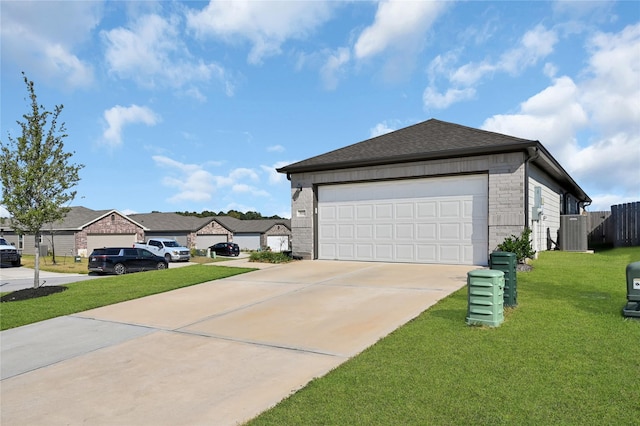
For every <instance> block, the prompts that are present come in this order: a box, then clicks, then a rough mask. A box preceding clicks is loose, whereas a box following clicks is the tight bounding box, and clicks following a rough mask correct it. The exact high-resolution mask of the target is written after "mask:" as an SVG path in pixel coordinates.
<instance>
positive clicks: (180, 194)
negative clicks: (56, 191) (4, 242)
mask: <svg viewBox="0 0 640 426" xmlns="http://www.w3.org/2000/svg"><path fill="white" fill-rule="evenodd" d="M0 19H1V22H0V24H1V25H0V27H1V30H0V31H1V52H0V53H1V59H2V61H1V86H0V88H1V95H0V96H1V114H0V115H1V123H0V127H1V128H0V140H2V142H3V143H7V141H8V135H11V136H13V137H14V138H17V137H19V136H20V135H21V131H20V127H19V126H18V125H17V124H16V121H17V120H21V119H22V115H23V114H26V113H28V112H29V104H28V100H27V89H26V86H25V84H24V81H23V80H22V74H21V72H23V71H24V72H25V74H26V76H27V77H28V78H29V80H32V81H34V83H35V90H36V94H37V96H38V102H39V103H40V104H42V105H44V106H45V108H46V109H47V110H50V111H52V110H53V109H54V107H55V106H56V105H60V104H62V105H63V106H64V109H63V111H62V114H61V116H60V119H61V121H64V122H65V125H66V129H67V134H68V137H66V138H65V139H64V148H65V150H66V151H68V152H73V153H74V155H73V157H72V158H71V162H72V163H75V164H83V165H84V168H83V169H82V170H81V171H80V178H81V180H80V182H79V184H78V186H77V187H76V188H75V189H76V190H77V196H76V199H75V200H74V201H73V203H72V205H81V206H84V207H88V208H91V209H95V210H107V209H109V210H110V209H116V210H118V211H120V212H122V213H124V214H130V213H148V212H151V211H161V212H175V211H196V212H201V211H204V210H209V211H215V212H219V211H224V212H226V211H228V210H230V209H233V210H238V211H243V212H246V211H257V212H260V213H261V214H262V215H264V216H271V215H280V216H282V217H291V195H290V194H291V193H290V182H289V181H287V179H286V175H283V174H279V173H277V172H276V170H275V169H276V168H278V167H282V166H285V165H287V164H291V163H293V162H296V161H301V160H304V159H307V158H310V157H312V156H315V155H320V154H323V153H326V152H328V151H331V150H334V149H338V148H342V147H344V146H347V145H351V144H353V143H357V142H360V141H363V140H366V139H369V138H371V137H374V136H378V135H381V134H384V133H387V132H390V131H393V130H397V129H400V128H403V127H407V126H409V125H412V124H415V123H418V122H422V121H425V120H428V119H430V118H435V119H438V120H442V121H448V122H452V123H457V124H462V125H465V126H470V127H474V128H480V129H485V130H491V131H495V132H499V133H504V134H508V135H512V136H516V137H521V138H526V139H532V140H538V141H540V142H541V143H542V144H543V145H544V146H545V147H546V148H547V149H548V150H549V151H550V152H551V154H552V155H553V156H554V157H555V158H556V160H558V161H559V162H560V164H561V165H562V166H563V167H564V168H565V170H566V171H567V172H569V174H570V175H571V176H572V177H573V178H574V180H575V181H576V182H577V183H578V184H579V185H580V187H581V188H582V189H584V190H585V191H586V193H587V194H588V195H589V196H590V197H591V198H592V199H593V203H592V205H591V206H590V207H589V208H588V210H590V211H598V210H609V209H610V206H611V205H614V204H620V203H626V202H632V201H640V166H639V165H640V3H638V2H634V1H617V2H614V1H603V2H596V1H588V2H585V1H552V2H546V1H512V2H508V1H459V2H458V1H438V2H432V1H380V2H376V1H371V2H365V1H348V2H347V1H345V2H343V1H276V2H270V1H255V0H254V1H246V0H236V1H210V2H205V1H187V2H179V1H107V2H104V1H89V0H86V1H28V0H27V1H5V0H2V1H0ZM0 215H2V216H7V215H8V214H7V211H6V209H4V208H3V207H1V206H0Z"/></svg>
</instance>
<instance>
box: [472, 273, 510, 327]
mask: <svg viewBox="0 0 640 426" xmlns="http://www.w3.org/2000/svg"><path fill="white" fill-rule="evenodd" d="M467 289H468V293H467V301H468V307H467V324H469V325H487V326H490V327H497V326H499V325H500V324H502V322H503V321H504V273H503V272H502V271H496V270H492V269H478V270H475V271H469V272H468V273H467Z"/></svg>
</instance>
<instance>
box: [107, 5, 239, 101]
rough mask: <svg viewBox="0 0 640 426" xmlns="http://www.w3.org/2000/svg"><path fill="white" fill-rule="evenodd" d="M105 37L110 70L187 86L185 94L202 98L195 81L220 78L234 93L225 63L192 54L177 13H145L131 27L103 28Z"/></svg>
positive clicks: (147, 82) (143, 81)
mask: <svg viewBox="0 0 640 426" xmlns="http://www.w3.org/2000/svg"><path fill="white" fill-rule="evenodd" d="M102 37H103V40H104V42H105V44H106V52H105V58H106V61H107V64H108V65H109V72H110V73H112V74H114V75H116V76H118V77H120V78H130V79H133V80H134V81H135V82H136V83H137V84H138V85H140V86H142V87H147V88H154V87H157V86H160V87H172V88H185V90H184V93H185V94H187V95H190V96H193V97H194V98H196V99H198V100H200V101H203V100H204V95H203V94H202V93H201V92H200V91H199V90H198V89H197V88H195V87H193V86H191V85H192V84H195V83H202V82H208V81H210V80H212V79H216V80H218V81H220V82H221V83H222V85H223V87H224V91H225V93H226V94H227V95H228V96H232V95H233V91H234V86H233V83H232V82H231V80H230V78H229V76H228V75H227V73H226V71H225V70H224V69H223V68H222V67H221V66H219V65H217V64H215V63H207V62H205V61H203V60H202V59H194V58H193V57H192V55H191V54H190V52H189V50H188V48H187V47H186V45H185V44H184V43H183V42H182V41H181V34H180V20H179V19H178V18H177V17H175V16H172V17H169V18H164V17H161V16H159V15H144V16H141V17H140V18H138V20H137V21H135V22H134V23H133V24H132V25H131V28H122V27H120V28H115V29H113V30H110V31H103V32H102Z"/></svg>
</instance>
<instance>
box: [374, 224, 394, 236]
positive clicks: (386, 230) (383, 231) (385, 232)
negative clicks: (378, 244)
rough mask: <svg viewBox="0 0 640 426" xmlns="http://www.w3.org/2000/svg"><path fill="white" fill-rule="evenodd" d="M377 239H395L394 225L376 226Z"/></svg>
mask: <svg viewBox="0 0 640 426" xmlns="http://www.w3.org/2000/svg"><path fill="white" fill-rule="evenodd" d="M375 230H376V235H375V238H376V239H391V238H393V225H392V224H391V223H385V224H376V225H375Z"/></svg>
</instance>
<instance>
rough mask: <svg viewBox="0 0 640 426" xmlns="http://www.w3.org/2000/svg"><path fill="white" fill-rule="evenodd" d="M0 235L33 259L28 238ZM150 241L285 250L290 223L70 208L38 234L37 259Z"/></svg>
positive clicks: (5, 226)
mask: <svg viewBox="0 0 640 426" xmlns="http://www.w3.org/2000/svg"><path fill="white" fill-rule="evenodd" d="M0 233H1V234H3V235H4V237H5V238H6V240H7V241H8V242H9V243H12V244H14V245H15V246H16V248H18V249H19V250H21V252H22V253H23V254H34V252H35V239H34V236H33V235H25V236H22V235H18V234H17V233H16V232H14V231H13V230H12V228H11V224H10V220H9V219H6V223H4V222H3V223H0ZM153 237H164V238H173V239H175V240H176V241H178V243H180V244H182V245H184V246H185V247H189V248H196V249H207V248H208V247H210V246H212V245H213V244H215V243H219V242H226V241H233V242H237V243H238V244H239V245H240V247H241V248H242V249H244V250H257V249H260V248H264V247H266V246H270V247H271V249H272V250H274V251H283V250H288V249H289V239H290V237H291V224H290V220H288V219H282V220H274V219H262V220H238V219H235V218H233V217H228V216H213V217H196V216H183V215H179V214H177V213H144V214H131V215H128V216H127V215H124V214H122V213H120V212H118V211H116V210H91V209H88V208H86V207H71V209H70V211H69V213H68V214H67V215H66V217H65V218H64V220H63V221H61V222H56V223H54V224H46V225H45V226H43V228H42V237H41V238H42V239H41V253H42V254H45V253H47V252H51V251H52V249H53V248H54V247H55V252H56V255H59V256H64V255H67V256H75V255H78V256H83V257H86V256H88V255H89V254H90V253H91V252H92V251H93V249H94V248H97V247H108V246H129V245H133V244H134V243H136V242H139V241H145V240H146V239H149V238H153Z"/></svg>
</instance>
